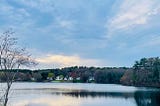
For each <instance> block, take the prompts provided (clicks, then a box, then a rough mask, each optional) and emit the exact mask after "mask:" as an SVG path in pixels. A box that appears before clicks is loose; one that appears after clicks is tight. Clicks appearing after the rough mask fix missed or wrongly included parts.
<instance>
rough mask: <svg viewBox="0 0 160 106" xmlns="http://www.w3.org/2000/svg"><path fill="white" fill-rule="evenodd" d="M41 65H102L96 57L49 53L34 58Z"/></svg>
mask: <svg viewBox="0 0 160 106" xmlns="http://www.w3.org/2000/svg"><path fill="white" fill-rule="evenodd" d="M36 61H37V62H39V63H40V65H41V66H45V65H46V66H49V65H51V66H52V65H54V66H56V67H69V66H99V65H102V62H101V61H100V60H96V59H85V58H81V57H80V56H78V55H71V56H67V55H57V54H51V55H46V56H45V57H39V58H37V59H36Z"/></svg>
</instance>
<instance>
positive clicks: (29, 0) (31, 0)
mask: <svg viewBox="0 0 160 106" xmlns="http://www.w3.org/2000/svg"><path fill="white" fill-rule="evenodd" d="M14 1H16V2H17V3H21V4H23V5H25V6H27V7H29V8H30V7H31V8H34V9H37V10H39V11H41V12H54V2H53V0H14Z"/></svg>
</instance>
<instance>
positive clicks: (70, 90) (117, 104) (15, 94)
mask: <svg viewBox="0 0 160 106" xmlns="http://www.w3.org/2000/svg"><path fill="white" fill-rule="evenodd" d="M12 89H13V90H12V92H11V96H10V99H9V106H160V91H159V90H158V89H152V88H142V87H128V86H121V85H115V84H79V83H14V84H13V86H12Z"/></svg>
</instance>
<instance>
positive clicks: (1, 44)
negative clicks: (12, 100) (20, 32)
mask: <svg viewBox="0 0 160 106" xmlns="http://www.w3.org/2000/svg"><path fill="white" fill-rule="evenodd" d="M13 34H14V32H13V31H12V30H8V31H6V32H4V33H3V34H2V35H1V36H0V70H1V73H0V75H1V76H3V77H4V78H5V83H6V86H5V88H3V92H1V93H2V94H1V96H2V97H1V98H0V100H1V103H2V105H3V106H7V102H8V97H9V93H10V89H11V85H12V83H13V82H14V78H15V75H16V73H17V72H18V71H15V70H16V69H19V68H20V67H21V66H27V67H30V66H34V65H36V62H35V61H34V60H33V59H32V58H31V55H30V54H29V53H28V52H27V51H26V49H24V48H20V47H18V46H17V39H16V38H14V37H12V35H13ZM13 70H14V71H13Z"/></svg>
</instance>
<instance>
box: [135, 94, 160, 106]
mask: <svg viewBox="0 0 160 106" xmlns="http://www.w3.org/2000/svg"><path fill="white" fill-rule="evenodd" d="M134 98H135V100H136V103H137V106H160V92H135V95H134Z"/></svg>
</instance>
